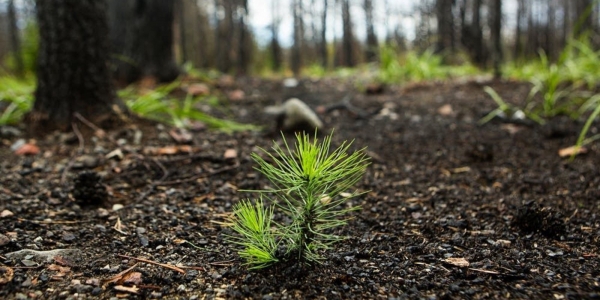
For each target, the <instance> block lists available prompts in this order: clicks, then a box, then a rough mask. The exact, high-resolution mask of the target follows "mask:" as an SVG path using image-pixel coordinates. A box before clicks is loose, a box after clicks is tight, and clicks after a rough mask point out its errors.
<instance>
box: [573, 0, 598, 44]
mask: <svg viewBox="0 0 600 300" xmlns="http://www.w3.org/2000/svg"><path fill="white" fill-rule="evenodd" d="M593 2H594V1H593V0H575V1H573V3H574V4H575V15H576V16H577V23H576V25H575V28H574V32H573V35H574V37H578V36H580V35H581V34H583V33H586V32H589V31H592V30H593V27H594V24H593V22H592V4H593Z"/></svg>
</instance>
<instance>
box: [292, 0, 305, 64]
mask: <svg viewBox="0 0 600 300" xmlns="http://www.w3.org/2000/svg"><path fill="white" fill-rule="evenodd" d="M299 1H301V0H293V1H292V15H293V18H294V45H293V46H292V55H291V56H290V58H291V62H290V66H291V69H292V72H293V73H294V75H296V76H298V75H300V69H301V68H302V54H301V49H302V44H303V38H304V37H303V34H302V17H301V11H300V9H301V7H300V3H299Z"/></svg>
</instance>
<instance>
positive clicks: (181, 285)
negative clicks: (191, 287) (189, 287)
mask: <svg viewBox="0 0 600 300" xmlns="http://www.w3.org/2000/svg"><path fill="white" fill-rule="evenodd" d="M185 290H186V287H185V285H183V284H180V285H179V286H178V287H177V291H178V292H185Z"/></svg>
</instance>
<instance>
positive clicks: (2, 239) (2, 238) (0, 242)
mask: <svg viewBox="0 0 600 300" xmlns="http://www.w3.org/2000/svg"><path fill="white" fill-rule="evenodd" d="M8 243H10V238H8V237H7V236H6V235H4V234H1V233H0V246H4V245H6V244H8Z"/></svg>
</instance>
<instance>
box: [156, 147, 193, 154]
mask: <svg viewBox="0 0 600 300" xmlns="http://www.w3.org/2000/svg"><path fill="white" fill-rule="evenodd" d="M192 152H195V150H194V148H192V146H189V145H179V146H166V147H161V148H154V147H148V148H145V149H144V154H146V155H174V154H180V153H192Z"/></svg>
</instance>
